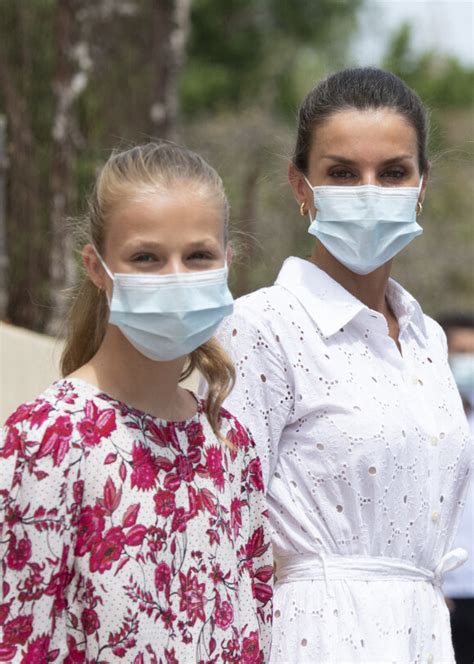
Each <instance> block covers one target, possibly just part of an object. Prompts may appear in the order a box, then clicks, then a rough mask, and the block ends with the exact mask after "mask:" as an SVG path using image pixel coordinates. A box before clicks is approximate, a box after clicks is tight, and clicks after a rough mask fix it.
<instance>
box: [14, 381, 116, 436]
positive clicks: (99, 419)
mask: <svg viewBox="0 0 474 664" xmlns="http://www.w3.org/2000/svg"><path fill="white" fill-rule="evenodd" d="M75 428H77V429H79V430H82V432H83V434H84V436H85V438H86V439H89V438H91V437H94V435H95V436H97V435H98V434H99V433H100V434H101V435H102V436H104V435H107V434H108V433H110V431H112V430H113V429H114V428H115V409H112V408H111V407H110V405H108V404H106V403H105V402H104V401H103V400H102V399H101V398H100V391H99V390H96V389H95V388H94V387H93V386H89V385H87V384H86V383H84V382H83V381H80V380H77V379H66V378H64V379H61V380H58V381H55V382H54V383H52V384H51V385H50V386H49V387H47V388H46V389H45V390H44V392H42V393H41V394H40V395H38V397H36V399H34V400H33V401H29V402H26V403H23V404H21V405H20V406H18V408H17V409H16V410H15V411H14V412H13V413H12V414H11V415H10V416H9V417H8V418H7V420H6V421H5V425H4V431H5V430H6V431H7V434H5V435H8V432H9V431H12V430H16V431H18V432H22V434H23V436H25V435H27V437H28V440H29V441H33V440H35V439H36V440H38V439H44V438H45V437H46V438H54V439H57V438H65V437H68V436H70V435H71V434H72V432H73V429H75Z"/></svg>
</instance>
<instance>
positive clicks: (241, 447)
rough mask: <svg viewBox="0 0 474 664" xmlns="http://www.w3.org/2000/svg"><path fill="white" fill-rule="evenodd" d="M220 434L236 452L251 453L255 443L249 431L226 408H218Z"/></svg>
mask: <svg viewBox="0 0 474 664" xmlns="http://www.w3.org/2000/svg"><path fill="white" fill-rule="evenodd" d="M220 421H221V435H222V436H223V438H225V440H226V441H228V443H229V448H230V449H233V450H235V451H236V452H239V451H241V452H244V453H245V452H250V453H251V454H252V453H253V450H254V448H255V443H254V441H253V438H252V435H251V433H250V431H249V430H248V429H247V428H246V427H245V426H244V425H243V424H242V423H241V422H240V421H239V420H238V419H237V418H236V417H235V415H232V413H230V412H229V411H228V410H227V409H226V408H224V407H222V406H221V409H220Z"/></svg>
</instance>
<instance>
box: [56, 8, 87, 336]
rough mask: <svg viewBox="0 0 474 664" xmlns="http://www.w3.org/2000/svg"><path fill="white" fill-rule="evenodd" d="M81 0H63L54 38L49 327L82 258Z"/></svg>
mask: <svg viewBox="0 0 474 664" xmlns="http://www.w3.org/2000/svg"><path fill="white" fill-rule="evenodd" d="M78 5H79V3H78V2H77V0H57V4H56V14H55V25H54V38H55V44H56V70H55V73H54V76H53V80H52V92H53V96H54V100H55V104H54V106H55V113H54V118H53V125H52V132H51V135H52V161H51V170H50V183H49V188H50V197H51V211H50V226H51V251H50V263H49V264H50V271H49V277H50V297H51V304H52V308H51V317H50V319H49V321H48V326H47V330H48V332H49V333H50V334H54V335H55V334H57V333H58V332H59V331H60V328H61V325H62V321H63V320H64V316H65V312H66V308H67V289H68V288H70V287H71V286H72V285H73V284H74V280H75V274H76V264H75V259H74V238H73V237H72V234H71V230H70V229H69V228H68V224H67V215H68V213H69V212H70V204H71V191H72V184H73V171H74V159H75V150H74V145H73V140H72V133H73V126H74V116H73V107H74V103H75V101H76V99H77V98H78V97H79V95H80V94H81V93H82V91H83V90H84V88H85V87H86V85H87V83H88V72H89V69H90V66H91V63H90V59H89V57H88V50H89V49H88V44H87V42H85V41H84V42H83V41H81V39H80V35H78V34H77V32H78V22H77V20H76V12H77V10H78V8H79V7H78Z"/></svg>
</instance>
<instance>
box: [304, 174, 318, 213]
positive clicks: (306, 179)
mask: <svg viewBox="0 0 474 664" xmlns="http://www.w3.org/2000/svg"><path fill="white" fill-rule="evenodd" d="M301 175H302V176H303V177H304V179H305V182H306V184H307V185H308V187H309V188H310V189H311V191H312V192H313V196H314V187H313V185H312V184H311V182H310V181H309V180H308V178H307V177H306V175H305V174H304V173H301ZM308 217H309V220H310V222H311V223H313V222H314V219H313V216H312V214H311V210H310V209H309V208H308ZM315 218H316V217H315Z"/></svg>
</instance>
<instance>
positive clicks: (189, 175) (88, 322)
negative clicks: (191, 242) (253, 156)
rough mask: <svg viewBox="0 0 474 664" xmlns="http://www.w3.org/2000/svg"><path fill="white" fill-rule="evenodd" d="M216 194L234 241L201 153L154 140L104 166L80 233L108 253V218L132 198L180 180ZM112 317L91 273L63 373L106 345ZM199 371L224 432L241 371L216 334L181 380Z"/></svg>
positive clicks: (72, 317) (71, 324)
mask: <svg viewBox="0 0 474 664" xmlns="http://www.w3.org/2000/svg"><path fill="white" fill-rule="evenodd" d="M178 182H179V183H181V184H183V183H185V184H186V185H187V186H189V185H192V186H193V189H194V190H196V191H198V192H199V193H202V194H204V195H206V196H208V197H211V198H213V199H214V200H215V201H216V202H217V204H218V205H220V206H221V208H222V215H223V221H224V241H225V244H226V245H227V241H228V224H229V204H228V201H227V197H226V194H225V191H224V186H223V184H222V180H221V178H220V177H219V175H218V174H217V172H216V171H215V170H214V169H213V168H212V167H211V166H210V165H209V164H208V163H207V162H205V161H204V159H202V158H201V157H200V156H199V155H198V154H196V153H195V152H192V151H191V150H187V149H186V148H183V147H180V146H178V145H175V144H173V143H169V142H164V141H163V142H158V143H148V144H146V145H140V146H136V147H133V148H131V149H129V150H125V151H122V152H118V151H115V152H113V153H112V155H111V156H110V158H109V159H108V161H107V162H106V164H105V165H104V167H103V168H102V170H101V172H100V174H99V176H98V178H97V182H96V185H95V188H94V191H93V195H92V198H91V200H90V202H89V212H88V214H87V215H86V216H85V217H84V223H83V224H81V228H80V229H79V235H80V240H81V244H82V246H84V244H87V243H91V244H92V245H93V246H94V247H95V248H96V249H97V251H98V252H99V254H100V255H103V252H104V238H105V227H106V223H107V221H108V220H109V219H110V217H111V216H112V214H113V213H114V211H115V210H116V209H117V208H120V206H121V205H123V202H124V201H126V200H127V198H128V197H134V196H136V195H137V194H142V193H147V192H153V193H156V191H160V190H164V191H166V190H169V188H170V187H172V186H174V185H176V184H177V183H178ZM107 321H108V305H107V301H106V298H105V293H104V292H103V291H98V289H97V288H96V287H95V286H94V284H93V283H92V281H91V280H90V279H89V277H88V276H87V274H85V273H83V275H82V278H81V281H80V283H79V284H78V285H77V287H76V290H75V293H74V297H73V299H72V302H71V306H70V310H69V314H68V317H67V320H66V343H65V348H64V351H63V354H62V357H61V372H62V375H63V376H67V375H68V374H70V373H72V372H73V371H75V370H76V369H78V368H79V367H81V366H82V365H83V364H85V363H86V362H88V361H89V360H90V359H91V358H92V357H93V356H94V355H95V354H96V352H97V351H98V349H99V346H100V345H101V343H102V341H103V338H104V335H105V330H106V327H107ZM195 370H197V371H199V372H200V373H201V375H202V376H203V378H204V379H205V380H206V382H207V384H208V396H207V400H206V413H207V417H208V419H209V422H210V424H211V426H212V429H213V430H214V432H215V433H216V435H217V436H219V437H220V434H219V429H220V418H219V411H220V407H221V405H222V402H223V401H224V399H225V398H226V396H227V395H228V394H229V392H230V391H231V389H232V387H233V384H234V381H235V370H234V366H233V364H232V362H231V361H230V359H229V357H228V356H227V354H226V353H225V352H224V350H223V348H222V347H221V346H220V344H219V343H218V341H217V340H216V339H215V338H212V339H210V340H209V341H207V342H206V343H204V344H202V345H201V346H199V348H196V350H194V351H193V352H192V353H191V354H190V355H189V359H188V362H187V365H186V366H185V368H184V371H183V374H182V376H181V380H184V379H185V378H187V377H188V376H190V375H191V373H192V372H193V371H195Z"/></svg>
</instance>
